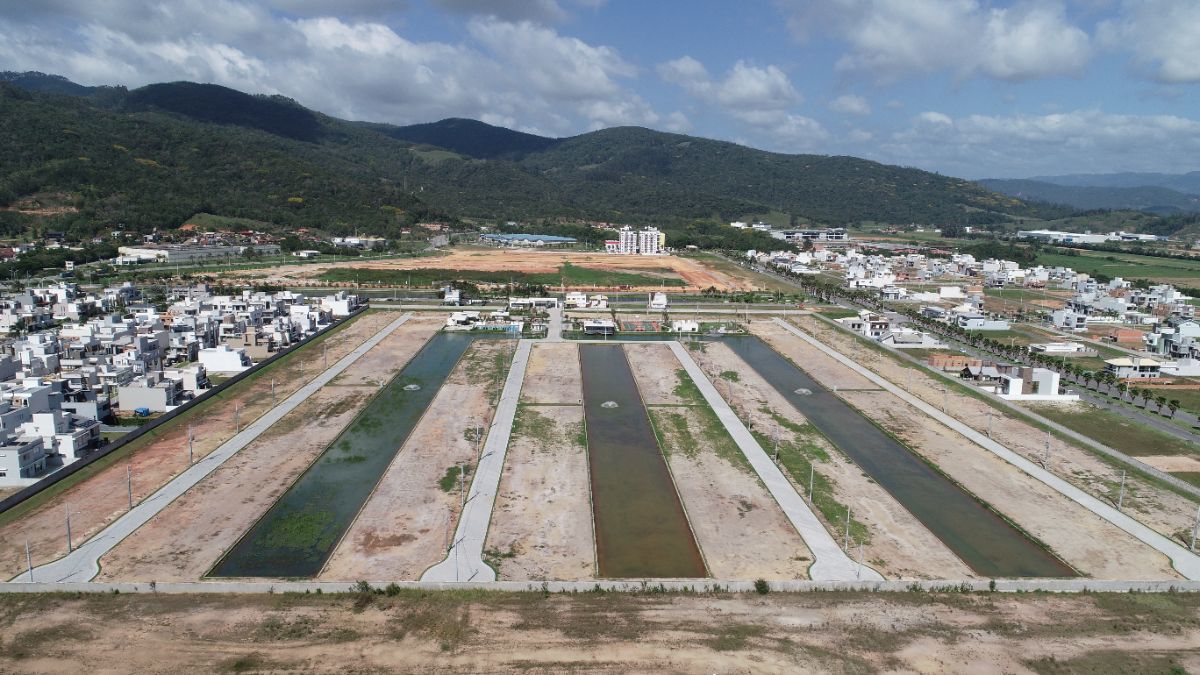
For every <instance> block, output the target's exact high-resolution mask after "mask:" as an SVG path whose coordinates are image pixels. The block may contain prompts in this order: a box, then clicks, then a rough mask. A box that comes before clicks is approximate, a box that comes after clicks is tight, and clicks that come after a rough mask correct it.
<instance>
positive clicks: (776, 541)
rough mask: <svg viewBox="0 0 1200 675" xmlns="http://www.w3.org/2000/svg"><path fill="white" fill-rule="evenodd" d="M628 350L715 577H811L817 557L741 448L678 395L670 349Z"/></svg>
mask: <svg viewBox="0 0 1200 675" xmlns="http://www.w3.org/2000/svg"><path fill="white" fill-rule="evenodd" d="M624 349H625V352H626V355H627V358H628V359H629V362H630V364H631V366H632V370H633V375H634V379H635V380H636V381H637V385H638V390H639V392H640V393H641V396H642V401H643V402H644V403H645V404H646V405H647V406H648V409H649V411H650V417H651V420H652V421H653V422H654V428H655V432H656V433H657V434H658V436H659V439H658V440H659V444H660V445H661V446H662V447H663V450H664V454H665V455H666V458H667V466H668V467H669V468H670V470H671V475H672V479H673V480H674V483H675V489H676V491H677V492H678V493H679V498H680V500H681V501H682V503H683V509H684V511H685V512H686V513H687V517H688V522H689V524H690V525H691V528H692V533H693V534H694V535H695V537H696V543H697V544H698V545H699V546H700V552H701V554H702V555H703V556H704V561H705V564H706V565H707V567H708V571H709V574H711V575H712V576H714V577H716V578H718V579H744V580H752V579H759V578H765V579H806V578H808V566H809V565H810V564H812V552H811V551H809V550H808V546H807V545H806V544H805V543H804V540H803V539H802V538H801V537H800V534H799V533H798V532H797V531H796V529H795V528H794V527H792V524H791V522H789V521H788V519H787V517H786V516H785V515H784V514H783V511H782V510H781V509H780V508H779V505H778V504H777V503H776V502H775V499H774V498H773V497H772V496H771V493H770V492H768V491H767V489H766V487H765V486H764V485H763V484H762V481H761V480H759V478H758V475H757V474H756V473H754V470H753V469H752V468H751V467H750V465H749V462H748V461H747V460H746V458H745V457H744V456H743V455H742V453H741V450H740V449H739V448H738V447H737V444H736V443H734V442H733V439H732V438H730V437H729V434H728V432H726V430H725V428H724V426H722V425H721V424H720V422H719V421H717V419H716V417H715V415H714V414H713V413H712V410H711V408H709V407H708V405H707V404H706V403H703V401H700V402H699V404H697V401H696V400H693V399H688V398H685V397H684V396H681V395H680V393H677V391H676V388H677V387H678V386H679V385H680V383H681V378H680V373H681V371H682V370H683V367H682V365H681V364H680V363H679V360H678V359H676V358H675V355H674V354H673V353H672V352H671V349H670V347H668V346H667V345H665V344H661V343H658V344H655V343H649V344H627V345H625V346H624ZM685 377H686V375H685ZM685 388H686V387H680V389H685ZM706 413H707V414H706Z"/></svg>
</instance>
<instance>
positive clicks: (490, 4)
mask: <svg viewBox="0 0 1200 675" xmlns="http://www.w3.org/2000/svg"><path fill="white" fill-rule="evenodd" d="M432 1H433V4H435V5H438V6H439V7H441V8H442V9H446V10H449V11H452V12H460V13H462V14H475V15H481V16H494V17H498V18H500V19H504V20H506V21H542V22H555V21H562V20H563V19H565V18H566V17H567V13H566V11H565V10H563V8H562V7H561V6H560V5H559V4H558V2H557V1H556V0H432Z"/></svg>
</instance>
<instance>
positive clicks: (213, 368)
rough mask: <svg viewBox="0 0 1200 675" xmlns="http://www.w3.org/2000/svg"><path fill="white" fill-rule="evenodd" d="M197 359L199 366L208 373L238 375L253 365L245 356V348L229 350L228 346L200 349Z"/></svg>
mask: <svg viewBox="0 0 1200 675" xmlns="http://www.w3.org/2000/svg"><path fill="white" fill-rule="evenodd" d="M199 358H200V365H202V366H204V370H205V371H206V372H209V373H240V372H242V371H243V370H246V369H247V368H249V367H250V366H251V365H253V364H251V363H250V357H249V356H247V355H246V350H245V348H242V347H238V348H236V349H231V348H230V347H229V345H223V344H222V345H217V346H216V347H210V348H208V349H201V350H200V354H199Z"/></svg>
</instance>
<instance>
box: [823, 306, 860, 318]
mask: <svg viewBox="0 0 1200 675" xmlns="http://www.w3.org/2000/svg"><path fill="white" fill-rule="evenodd" d="M817 311H818V312H820V313H821V316H824V317H828V318H830V319H849V318H850V317H853V316H858V312H857V311H855V310H853V309H846V308H844V307H818V308H817Z"/></svg>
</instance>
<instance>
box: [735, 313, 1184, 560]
mask: <svg viewBox="0 0 1200 675" xmlns="http://www.w3.org/2000/svg"><path fill="white" fill-rule="evenodd" d="M794 323H795V324H796V325H798V326H799V327H801V328H803V329H804V330H806V331H808V332H809V333H811V334H812V335H813V336H815V337H816V338H817V339H819V340H821V341H822V342H824V343H825V344H827V345H829V346H831V347H833V348H835V349H837V350H838V351H840V352H841V353H842V354H845V355H846V356H849V357H850V358H852V359H854V361H855V362H857V363H858V364H860V365H862V366H865V367H867V368H870V369H871V370H873V371H875V372H876V373H878V374H880V375H882V376H883V377H885V378H887V379H888V380H891V381H892V382H895V383H897V384H898V385H900V386H902V387H904V388H905V389H906V390H907V391H909V392H911V393H913V394H915V395H916V396H917V397H919V398H921V399H922V400H924V401H925V402H926V403H929V404H931V405H934V406H937V407H939V408H940V407H941V406H942V404H943V401H944V400H948V401H950V402H952V405H949V406H948V407H947V408H946V412H947V414H949V415H951V416H952V417H954V418H955V419H957V420H958V421H960V422H962V423H963V424H966V425H967V426H970V427H972V428H974V429H975V430H977V431H980V432H984V433H986V431H987V428H988V417H989V414H990V415H991V425H992V436H993V437H994V438H996V439H997V440H998V441H1000V442H1001V443H1003V444H1004V445H1005V447H1007V448H1009V449H1010V450H1013V451H1015V452H1018V453H1020V454H1021V455H1024V456H1025V457H1026V458H1028V459H1030V460H1032V461H1035V462H1038V463H1040V464H1042V465H1043V466H1044V467H1045V468H1047V469H1049V470H1050V471H1053V472H1054V473H1055V474H1056V475H1058V476H1059V477H1060V478H1063V479H1064V480H1067V481H1070V482H1071V483H1072V484H1074V485H1075V486H1076V487H1078V488H1080V489H1082V490H1085V491H1087V492H1089V493H1091V494H1092V495H1094V496H1096V497H1098V498H1100V499H1105V500H1108V501H1109V502H1110V503H1115V502H1116V499H1117V490H1118V486H1119V484H1120V481H1121V469H1120V468H1118V467H1116V466H1113V465H1110V464H1107V463H1105V462H1102V461H1101V460H1099V459H1097V458H1096V457H1095V456H1094V455H1093V454H1092V453H1091V452H1089V451H1087V450H1083V449H1081V448H1079V447H1077V446H1075V445H1072V444H1069V443H1066V442H1065V441H1062V440H1060V439H1058V438H1047V434H1046V432H1045V431H1042V430H1040V429H1037V428H1034V427H1032V426H1030V425H1028V424H1026V423H1025V422H1022V421H1021V420H1018V419H1015V418H1013V417H1010V416H1008V415H1006V414H1003V413H1001V412H1000V411H998V410H996V409H995V408H992V407H991V406H988V405H987V404H986V403H984V402H982V401H979V400H977V399H975V398H971V397H968V396H962V395H958V396H955V395H954V392H953V391H951V392H950V393H949V395H946V394H943V386H944V385H943V384H942V382H941V381H940V380H936V379H934V377H933V376H932V375H928V374H925V373H924V372H923V371H920V370H918V369H917V368H915V367H913V368H910V367H905V366H903V365H901V364H900V363H898V362H896V361H895V360H893V359H891V358H888V357H886V356H884V355H881V354H879V353H878V352H875V351H874V350H871V349H868V348H867V347H865V346H863V345H862V344H860V343H859V342H858V341H857V340H855V339H854V338H853V337H852V336H850V335H847V334H846V333H844V332H842V331H839V330H837V329H834V328H832V327H830V326H827V325H825V324H823V323H821V322H820V320H819V319H814V318H811V317H799V318H797V319H796V320H795V321H794ZM757 325H759V324H756V326H757ZM788 343H789V344H791V343H795V344H797V345H799V344H800V341H799V340H789V341H788ZM814 351H815V350H814ZM826 358H827V357H826ZM1047 444H1049V448H1047ZM1125 487H1126V493H1125V513H1126V514H1128V515H1130V516H1132V517H1133V518H1136V519H1138V520H1139V521H1141V522H1142V523H1143V524H1145V525H1147V526H1149V527H1152V528H1154V529H1155V530H1158V531H1159V532H1161V533H1162V534H1163V535H1165V536H1169V537H1172V538H1174V539H1175V541H1180V542H1183V543H1184V544H1186V543H1187V539H1186V537H1187V535H1188V534H1190V533H1191V529H1192V524H1193V523H1194V522H1195V517H1196V503H1195V502H1193V501H1191V500H1189V499H1187V498H1184V497H1182V496H1180V495H1178V494H1176V493H1174V492H1171V491H1169V490H1164V489H1162V488H1160V487H1157V486H1155V485H1151V484H1150V483H1147V482H1145V481H1143V480H1141V479H1139V478H1137V477H1136V476H1133V475H1130V476H1129V477H1128V479H1127V482H1126V486H1125Z"/></svg>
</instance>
